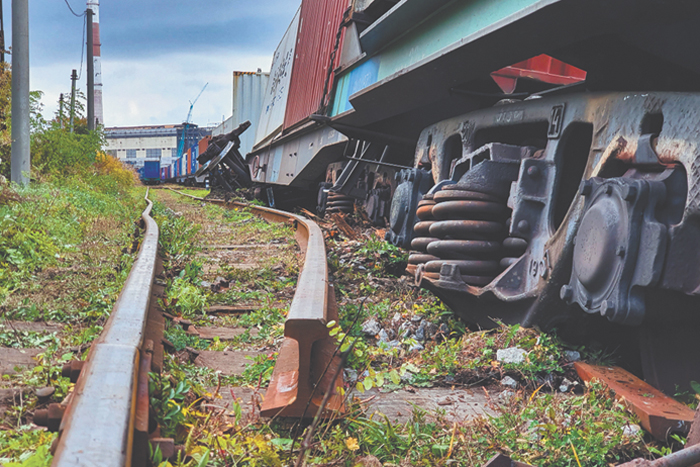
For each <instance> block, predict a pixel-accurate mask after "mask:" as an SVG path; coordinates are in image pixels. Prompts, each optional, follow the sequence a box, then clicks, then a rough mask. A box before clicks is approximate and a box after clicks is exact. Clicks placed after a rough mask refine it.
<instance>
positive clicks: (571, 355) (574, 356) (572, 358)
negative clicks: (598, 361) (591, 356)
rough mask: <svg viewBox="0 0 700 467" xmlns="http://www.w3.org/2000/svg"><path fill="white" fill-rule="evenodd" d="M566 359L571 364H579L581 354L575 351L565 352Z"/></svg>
mask: <svg viewBox="0 0 700 467" xmlns="http://www.w3.org/2000/svg"><path fill="white" fill-rule="evenodd" d="M564 358H565V359H566V360H567V361H569V362H578V361H579V360H581V354H580V353H579V352H577V351H575V350H565V351H564Z"/></svg>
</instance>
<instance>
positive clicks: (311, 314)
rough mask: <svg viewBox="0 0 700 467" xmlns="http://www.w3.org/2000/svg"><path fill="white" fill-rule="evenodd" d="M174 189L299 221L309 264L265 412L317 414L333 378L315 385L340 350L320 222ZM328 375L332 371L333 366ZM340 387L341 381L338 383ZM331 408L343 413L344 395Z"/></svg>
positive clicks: (302, 275)
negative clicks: (332, 328) (332, 327)
mask: <svg viewBox="0 0 700 467" xmlns="http://www.w3.org/2000/svg"><path fill="white" fill-rule="evenodd" d="M171 190H172V191H174V192H176V193H179V194H181V195H183V196H187V197H190V198H193V199H197V200H200V201H208V202H211V203H213V204H218V205H220V206H224V207H228V208H234V207H237V208H246V209H250V210H251V212H253V213H254V214H256V215H259V216H260V217H262V218H264V219H267V220H269V221H272V222H283V223H284V222H291V223H293V224H294V226H295V228H296V239H297V242H298V243H299V248H300V249H301V250H302V251H303V252H304V265H303V267H302V270H301V272H300V273H299V279H298V281H297V288H296V291H295V293H294V299H293V300H292V304H291V306H290V308H289V313H288V314H287V320H286V322H285V324H284V335H285V340H284V342H283V344H282V347H281V348H280V352H279V356H278V357H277V363H276V365H275V369H274V370H273V373H272V378H271V381H270V385H269V387H268V390H267V394H266V396H265V399H264V402H263V406H262V411H261V413H262V415H263V416H275V415H281V416H291V417H301V416H307V417H308V416H314V415H315V414H316V409H317V408H318V405H319V404H320V402H321V400H322V399H323V391H325V390H331V388H333V386H334V385H333V383H332V382H327V384H325V385H324V384H319V385H318V386H319V387H318V388H317V389H316V391H315V392H314V386H315V383H316V382H317V381H318V379H319V378H320V377H321V373H322V372H323V370H324V369H325V368H326V367H327V366H328V365H329V361H330V360H331V357H332V355H333V351H334V348H335V346H334V344H333V342H332V339H330V338H329V336H328V328H327V327H326V324H327V323H328V322H329V321H330V320H333V319H337V310H336V306H335V295H334V294H333V293H332V287H330V286H329V284H328V265H327V263H326V246H325V243H324V239H323V233H322V232H321V229H320V228H319V227H318V225H317V224H316V223H315V222H313V221H310V220H308V219H305V218H303V217H300V216H297V215H294V214H291V213H288V212H284V211H278V210H276V209H271V208H266V207H262V206H252V205H249V204H245V203H239V202H235V201H229V202H226V201H223V200H204V199H203V198H197V197H195V196H192V195H188V194H186V193H183V192H180V191H177V190H173V189H171ZM327 373H328V374H333V368H330V369H329V371H328V372H327ZM338 385H340V382H339V381H338V382H336V384H335V387H337V386H338ZM324 386H325V387H324ZM327 409H328V411H342V410H343V402H342V398H341V397H340V396H338V395H334V396H332V397H331V399H330V401H329V403H328V406H327ZM329 413H330V412H329Z"/></svg>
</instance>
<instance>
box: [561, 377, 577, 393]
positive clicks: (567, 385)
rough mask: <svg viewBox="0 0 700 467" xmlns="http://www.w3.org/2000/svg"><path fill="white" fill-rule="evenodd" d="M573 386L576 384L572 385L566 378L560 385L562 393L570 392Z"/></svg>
mask: <svg viewBox="0 0 700 467" xmlns="http://www.w3.org/2000/svg"><path fill="white" fill-rule="evenodd" d="M573 385H574V383H572V382H571V381H569V380H568V379H566V378H564V379H563V380H562V382H561V384H560V385H559V391H560V392H568V391H569V389H571V386H573Z"/></svg>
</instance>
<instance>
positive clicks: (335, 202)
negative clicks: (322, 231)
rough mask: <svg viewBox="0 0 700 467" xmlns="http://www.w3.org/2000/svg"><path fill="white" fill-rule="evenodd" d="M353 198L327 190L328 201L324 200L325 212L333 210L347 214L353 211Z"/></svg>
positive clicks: (332, 211) (330, 212)
mask: <svg viewBox="0 0 700 467" xmlns="http://www.w3.org/2000/svg"><path fill="white" fill-rule="evenodd" d="M354 206H355V200H354V199H353V198H351V197H349V196H345V195H343V194H341V193H335V192H332V191H331V192H329V193H328V201H326V212H327V213H329V214H332V213H334V212H342V213H345V214H349V213H351V212H352V211H353V208H354Z"/></svg>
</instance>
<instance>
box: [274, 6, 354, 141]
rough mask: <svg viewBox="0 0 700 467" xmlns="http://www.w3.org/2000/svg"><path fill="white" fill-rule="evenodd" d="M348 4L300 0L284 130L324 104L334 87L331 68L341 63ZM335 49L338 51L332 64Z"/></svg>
mask: <svg viewBox="0 0 700 467" xmlns="http://www.w3.org/2000/svg"><path fill="white" fill-rule="evenodd" d="M349 4H350V2H349V1H348V0H304V1H303V2H302V4H301V12H300V17H299V30H298V33H297V40H296V45H295V52H294V63H293V66H292V76H291V80H290V83H289V99H288V100H287V108H286V112H285V116H284V129H287V128H290V127H292V126H294V125H296V124H297V123H299V122H301V121H303V120H304V119H306V118H307V117H308V116H309V115H311V114H313V113H316V112H317V111H318V110H319V108H321V107H322V106H325V105H326V104H327V102H328V99H329V96H328V93H330V92H331V91H332V89H333V78H334V77H333V70H334V69H335V68H336V67H337V66H338V64H339V63H340V50H341V49H342V45H343V44H342V40H343V36H344V28H342V26H341V25H342V22H343V15H344V13H345V12H346V10H347V9H348V6H349ZM334 51H336V52H337V53H335V54H333V63H331V55H332V53H333V52H334ZM326 83H327V84H326ZM324 92H325V95H324ZM322 101H324V102H322Z"/></svg>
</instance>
